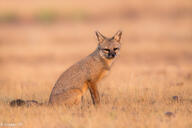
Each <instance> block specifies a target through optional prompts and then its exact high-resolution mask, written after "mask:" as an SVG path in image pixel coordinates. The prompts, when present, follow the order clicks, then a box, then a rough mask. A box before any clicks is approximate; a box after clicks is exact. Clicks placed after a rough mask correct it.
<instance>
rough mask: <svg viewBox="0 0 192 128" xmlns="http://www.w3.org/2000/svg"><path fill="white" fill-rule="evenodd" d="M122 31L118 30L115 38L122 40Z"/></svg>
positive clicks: (118, 40)
mask: <svg viewBox="0 0 192 128" xmlns="http://www.w3.org/2000/svg"><path fill="white" fill-rule="evenodd" d="M121 35H122V31H118V32H117V33H116V34H115V35H114V36H113V39H114V40H115V41H117V42H120V40H121Z"/></svg>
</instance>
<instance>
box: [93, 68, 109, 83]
mask: <svg viewBox="0 0 192 128" xmlns="http://www.w3.org/2000/svg"><path fill="white" fill-rule="evenodd" d="M108 73H109V71H108V70H104V71H102V72H100V73H99V74H98V76H97V78H96V81H100V80H102V79H103V78H104V77H105V76H107V75H108Z"/></svg>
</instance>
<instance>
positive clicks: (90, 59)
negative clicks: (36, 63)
mask: <svg viewBox="0 0 192 128" xmlns="http://www.w3.org/2000/svg"><path fill="white" fill-rule="evenodd" d="M96 35H97V38H98V41H99V45H98V48H97V49H96V50H95V51H94V52H93V53H91V54H90V55H89V56H87V57H86V58H84V59H82V60H80V61H79V62H78V63H76V64H74V65H72V66H71V67H70V68H69V69H67V70H66V71H65V72H64V73H63V74H62V75H61V76H60V77H59V79H58V80H57V82H56V84H55V86H54V87H53V90H52V92H51V95H50V98H49V104H64V105H73V104H78V103H79V102H80V101H81V97H82V96H83V94H84V93H85V92H86V91H87V90H88V89H89V90H90V93H91V96H92V100H93V103H94V104H95V105H98V104H99V103H100V98H99V92H98V90H97V83H98V82H99V81H100V80H101V79H103V77H105V76H106V74H107V73H108V72H109V71H110V69H111V66H112V64H113V62H114V60H115V58H116V57H114V58H110V59H109V58H106V56H107V55H108V54H107V55H106V52H108V51H106V50H104V52H103V49H102V48H105V49H106V48H108V49H113V48H115V47H118V48H120V37H121V32H118V33H116V34H115V36H114V37H112V38H106V37H104V36H103V35H101V33H99V32H97V33H96ZM101 49H102V50H101ZM112 51H113V50H111V52H112ZM113 52H114V51H113ZM116 54H118V53H116ZM110 55H111V54H110Z"/></svg>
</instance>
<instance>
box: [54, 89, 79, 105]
mask: <svg viewBox="0 0 192 128" xmlns="http://www.w3.org/2000/svg"><path fill="white" fill-rule="evenodd" d="M81 97H82V91H81V90H80V89H70V90H67V91H65V92H62V93H60V94H56V95H54V96H52V99H51V101H50V102H51V104H53V105H54V104H63V105H65V106H72V105H75V104H76V105H77V104H79V103H80V102H81Z"/></svg>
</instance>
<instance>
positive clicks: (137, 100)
mask: <svg viewBox="0 0 192 128" xmlns="http://www.w3.org/2000/svg"><path fill="white" fill-rule="evenodd" d="M23 2H24V1H23ZM60 2H61V1H60ZM56 3H57V2H56ZM56 3H55V4H53V3H52V2H50V1H49V2H48V3H47V6H48V7H50V5H52V6H51V8H52V9H56V11H57V12H62V11H63V10H65V9H66V10H67V11H71V10H76V9H81V8H86V9H84V10H85V11H88V13H87V12H86V13H87V14H89V18H88V19H84V20H77V21H75V22H74V20H72V19H71V20H72V21H69V20H67V21H65V20H62V21H61V22H56V23H52V24H49V25H47V24H45V25H44V24H40V23H37V22H36V23H34V22H26V19H28V18H29V17H31V16H33V14H34V13H33V12H35V11H34V10H37V11H38V9H37V8H41V6H42V5H43V2H32V1H31V3H30V4H29V5H31V6H24V7H23V6H22V7H23V8H20V6H21V5H20V3H19V1H18V2H13V3H12V2H2V4H0V6H2V7H1V10H4V11H5V10H6V9H7V10H9V9H12V10H17V9H18V11H15V14H18V15H19V16H20V17H21V19H20V20H21V22H19V23H16V24H14V23H13V24H12V23H11V24H4V23H0V28H1V29H0V72H1V73H0V113H1V115H0V127H1V126H2V125H4V126H5V125H10V123H13V125H14V123H16V126H21V127H26V128H37V127H55V128H59V127H62V128H63V127H66V128H73V127H76V128H84V127H86V128H96V127H98V128H105V127H110V128H113V127H114V128H116V127H120V128H121V127H130V128H145V127H146V128H154V127H155V128H192V107H191V106H192V95H191V94H192V86H191V85H192V67H191V65H192V29H191V28H192V24H191V22H192V17H191V13H190V12H191V11H190V8H191V6H190V3H191V2H190V1H188V0H185V1H183V2H182V1H175V2H172V3H171V2H170V3H169V2H158V3H154V2H152V1H148V2H147V4H145V3H139V2H134V1H130V2H125V3H123V1H121V2H115V1H112V2H111V3H110V4H109V3H108V2H104V3H102V2H100V3H99V2H95V3H90V2H88V1H85V4H83V3H84V2H83V3H78V2H77V3H76V4H75V5H74V6H72V3H70V2H68V3H66V4H65V5H63V6H64V7H65V8H62V6H61V5H62V4H56ZM78 4H79V5H78ZM3 5H4V6H3ZM5 5H6V6H5ZM26 5H27V4H26ZM37 5H38V6H37ZM91 5H95V6H91ZM104 5H108V6H104ZM153 5H154V6H153ZM114 7H117V8H118V9H117V10H114V9H113V8H114ZM25 9H26V11H23V10H25ZM12 10H11V11H12ZM178 10H180V11H179V12H177V11H178ZM115 12H116V13H115ZM152 12H153V13H152ZM113 14H114V15H113ZM175 14H180V15H175ZM25 18H26V19H25ZM29 19H30V18H29ZM22 21H24V22H22ZM118 29H122V30H123V39H122V50H121V56H120V58H119V59H118V61H117V63H116V64H115V65H114V67H113V68H112V71H111V73H110V75H109V76H108V77H107V78H106V79H104V80H103V81H102V82H101V83H99V91H100V94H101V102H102V104H101V106H100V107H99V108H98V109H95V108H94V107H93V105H92V102H91V98H90V95H89V93H88V92H87V93H86V95H85V96H84V98H85V101H84V103H83V105H82V107H81V108H80V107H79V106H77V107H74V108H71V109H70V110H69V109H65V108H62V107H55V108H52V107H48V106H47V105H46V103H47V102H48V98H49V95H50V92H51V89H52V87H53V85H54V83H55V81H56V79H57V78H58V77H59V75H60V74H61V73H62V72H63V71H64V70H66V69H67V68H68V67H69V66H70V65H72V64H73V63H75V62H77V61H78V60H80V59H81V58H83V57H85V56H87V55H88V54H89V53H91V52H92V51H93V50H94V49H95V48H96V46H97V43H96V37H95V35H94V33H93V32H94V31H95V30H100V31H101V32H102V33H104V34H105V35H107V36H111V35H113V34H114V33H115V31H116V30H118ZM173 96H178V99H177V98H173ZM17 98H22V99H29V100H30V99H33V100H37V101H39V102H43V103H44V104H45V105H43V106H33V107H28V108H27V107H19V108H11V107H10V106H9V104H8V103H9V102H10V101H11V100H13V99H17ZM166 112H172V113H173V115H171V116H167V115H166V114H165V113H166ZM19 123H21V124H19ZM5 127H7V126H5Z"/></svg>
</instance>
